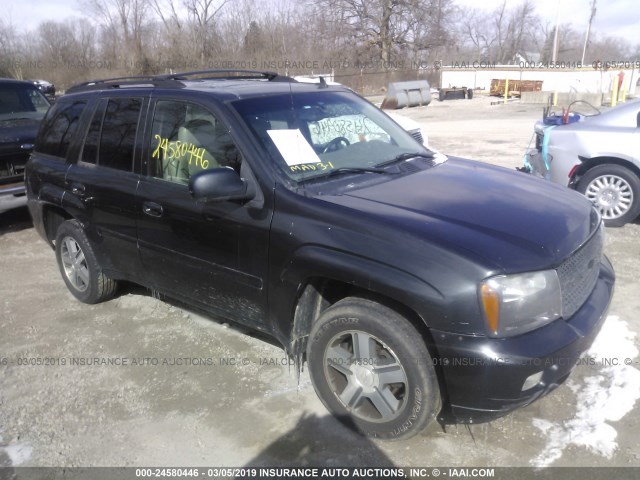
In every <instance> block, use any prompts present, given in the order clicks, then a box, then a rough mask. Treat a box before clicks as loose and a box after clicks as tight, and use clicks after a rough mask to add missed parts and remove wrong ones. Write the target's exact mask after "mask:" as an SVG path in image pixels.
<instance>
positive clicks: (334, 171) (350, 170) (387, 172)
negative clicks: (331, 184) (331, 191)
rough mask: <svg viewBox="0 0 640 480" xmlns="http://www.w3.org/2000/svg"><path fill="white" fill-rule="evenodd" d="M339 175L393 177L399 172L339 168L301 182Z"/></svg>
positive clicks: (382, 169) (364, 168) (371, 168)
mask: <svg viewBox="0 0 640 480" xmlns="http://www.w3.org/2000/svg"><path fill="white" fill-rule="evenodd" d="M341 173H379V174H385V175H394V174H396V173H399V172H397V171H394V170H386V169H384V168H378V167H339V168H335V169H333V170H331V171H330V172H327V173H325V174H323V175H315V176H313V177H309V178H305V179H303V180H302V181H305V180H316V179H318V178H327V177H333V176H334V175H340V174H341Z"/></svg>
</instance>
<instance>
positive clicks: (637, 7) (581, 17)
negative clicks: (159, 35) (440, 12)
mask: <svg viewBox="0 0 640 480" xmlns="http://www.w3.org/2000/svg"><path fill="white" fill-rule="evenodd" d="M257 1H268V0H257ZM455 1H456V3H457V4H458V5H460V6H468V7H470V8H473V7H475V8H485V9H487V10H489V11H491V10H493V9H494V8H496V7H497V6H498V5H501V4H502V1H503V0H482V1H479V0H455ZM591 1H592V0H536V2H535V5H536V11H537V13H538V15H540V16H541V17H542V18H543V19H544V20H547V21H549V22H551V23H552V24H553V23H555V19H556V11H557V9H558V8H559V13H560V23H572V24H573V25H574V26H575V28H576V29H578V30H584V29H586V26H587V23H588V20H589V7H590V5H591ZM509 3H510V4H514V5H516V4H519V3H521V1H520V0H514V1H509ZM2 5H3V12H2V13H3V18H4V20H5V21H6V20H9V19H10V20H11V22H12V23H13V25H14V26H15V27H16V29H17V30H18V31H19V32H26V31H28V30H32V29H34V28H36V27H37V26H38V24H39V23H40V22H43V21H45V20H57V21H59V20H64V19H66V18H70V17H74V16H76V17H80V15H79V14H78V13H76V8H78V5H79V2H78V0H55V2H54V1H51V0H2ZM596 7H597V10H598V11H597V14H596V18H595V21H594V24H593V29H594V30H595V31H596V32H598V33H599V34H606V35H618V36H621V37H624V38H625V39H626V40H627V41H628V42H630V43H632V44H638V43H640V2H639V1H638V0H597V4H596Z"/></svg>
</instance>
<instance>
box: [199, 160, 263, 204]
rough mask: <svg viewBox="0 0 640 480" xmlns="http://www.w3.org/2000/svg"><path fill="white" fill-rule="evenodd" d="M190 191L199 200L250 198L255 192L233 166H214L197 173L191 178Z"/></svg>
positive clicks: (216, 200)
mask: <svg viewBox="0 0 640 480" xmlns="http://www.w3.org/2000/svg"><path fill="white" fill-rule="evenodd" d="M189 192H191V196H192V197H193V198H195V199H196V200H197V201H199V202H222V201H225V200H250V199H251V198H253V194H252V193H251V192H250V191H249V188H248V184H247V182H246V181H245V180H243V179H242V178H240V175H238V174H237V173H236V171H235V170H233V169H232V168H227V167H225V168H212V169H211V170H203V171H201V172H198V173H196V174H195V175H193V176H192V177H191V178H190V179H189Z"/></svg>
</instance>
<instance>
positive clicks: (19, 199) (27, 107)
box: [0, 78, 49, 213]
mask: <svg viewBox="0 0 640 480" xmlns="http://www.w3.org/2000/svg"><path fill="white" fill-rule="evenodd" d="M48 109H49V101H48V100H47V99H46V98H45V97H44V95H42V93H40V90H38V88H37V87H36V86H35V85H34V84H33V83H31V82H23V81H20V80H10V79H5V78H0V213H2V212H4V211H6V210H10V209H12V208H16V207H23V206H25V205H26V204H27V197H26V196H25V192H24V165H25V163H27V159H28V158H29V154H30V153H31V149H32V148H33V142H34V141H35V138H36V134H37V133H38V127H39V125H40V122H41V121H42V119H43V117H44V115H45V113H46V112H47V110H48Z"/></svg>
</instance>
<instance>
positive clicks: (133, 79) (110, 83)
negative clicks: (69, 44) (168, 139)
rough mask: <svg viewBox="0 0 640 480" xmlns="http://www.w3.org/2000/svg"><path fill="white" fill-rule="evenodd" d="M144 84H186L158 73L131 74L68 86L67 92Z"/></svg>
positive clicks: (162, 85)
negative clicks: (160, 75)
mask: <svg viewBox="0 0 640 480" xmlns="http://www.w3.org/2000/svg"><path fill="white" fill-rule="evenodd" d="M142 86H153V87H173V88H182V87H184V85H183V84H182V83H180V82H174V81H172V80H169V79H164V78H160V77H159V76H157V75H131V76H127V77H114V78H105V79H100V80H90V81H88V82H83V83H78V84H76V85H73V86H72V87H70V88H68V89H67V91H66V93H75V92H81V91H86V90H101V89H105V88H127V87H142Z"/></svg>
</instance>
